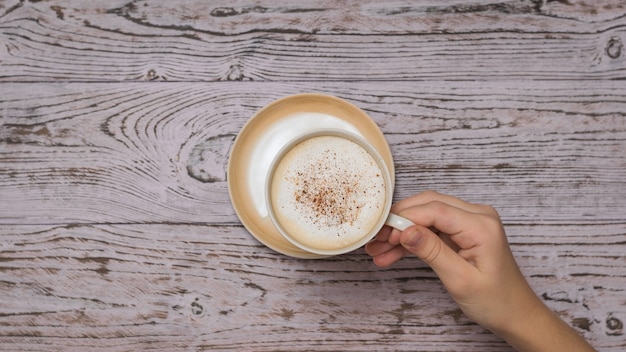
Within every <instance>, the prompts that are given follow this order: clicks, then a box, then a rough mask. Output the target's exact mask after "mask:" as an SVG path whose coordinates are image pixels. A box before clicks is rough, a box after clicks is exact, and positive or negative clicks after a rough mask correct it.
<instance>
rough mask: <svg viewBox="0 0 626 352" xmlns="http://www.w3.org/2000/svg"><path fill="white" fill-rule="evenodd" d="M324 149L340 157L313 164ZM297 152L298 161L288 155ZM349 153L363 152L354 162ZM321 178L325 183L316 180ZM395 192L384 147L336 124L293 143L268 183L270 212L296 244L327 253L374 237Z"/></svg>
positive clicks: (282, 154) (273, 168)
mask: <svg viewBox="0 0 626 352" xmlns="http://www.w3.org/2000/svg"><path fill="white" fill-rule="evenodd" d="M319 137H334V138H325V139H322V138H319ZM307 141H308V144H312V145H315V144H318V146H317V147H313V151H311V148H309V147H308V146H307V147H304V145H306V143H305V142H307ZM322 141H323V142H324V143H321V144H320V142H322ZM329 141H330V142H331V143H328V142H329ZM335 142H336V143H335ZM348 142H351V143H348ZM297 146H300V147H298V148H296V147H297ZM346 147H347V149H351V150H347V149H346ZM294 148H295V149H294ZM303 148H304V151H302V152H301V150H303ZM316 148H317V149H316ZM305 151H306V152H311V153H313V154H312V155H313V156H311V155H309V154H306V153H305ZM363 151H365V152H366V153H364V152H363ZM290 152H291V153H290ZM303 153H305V154H303ZM320 153H325V154H329V155H333V153H334V155H335V156H336V157H337V156H339V160H340V161H339V162H335V163H334V164H333V163H332V162H325V163H324V170H319V165H315V167H313V164H315V163H317V162H318V159H317V156H318V155H319V157H320V158H322V156H321V155H320ZM293 154H297V155H300V157H299V158H300V162H299V163H297V164H294V165H295V166H294V165H292V163H291V161H286V160H292V159H293V158H294V157H293ZM346 155H361V158H360V161H357V163H358V165H356V167H354V168H353V167H352V164H351V162H352V160H350V158H351V157H350V156H348V157H346ZM346 158H347V159H346ZM356 159H357V160H359V158H356ZM364 160H368V163H369V165H371V166H370V167H368V166H367V165H368V164H366V163H364V162H363V161H364ZM285 165H291V166H285ZM286 168H287V169H289V170H290V171H289V172H288V173H286V172H285V169H286ZM316 168H318V169H316ZM329 169H330V170H329ZM333 169H336V170H333ZM381 177H382V180H380V178H381ZM376 179H377V180H376ZM351 180H352V181H351ZM319 182H321V183H323V184H324V185H323V186H316V185H314V184H312V183H319ZM346 184H349V186H346ZM352 184H354V185H352ZM370 185H375V187H370ZM381 186H382V188H384V190H383V189H382V188H381ZM285 189H288V190H287V191H286V190H285ZM380 191H382V195H378V194H377V193H380ZM355 192H359V194H354V193H355ZM351 193H352V194H351ZM392 198H393V176H392V175H391V174H390V172H389V169H388V168H387V166H386V164H385V162H384V160H383V158H382V156H381V155H380V154H379V153H378V151H377V150H376V149H375V148H374V147H373V146H371V145H370V144H369V143H368V142H367V141H366V140H365V139H363V138H362V137H360V136H358V135H356V134H353V133H350V132H346V131H344V130H334V129H324V130H315V131H312V132H309V133H306V134H303V135H301V136H299V137H296V138H294V139H293V140H292V141H290V142H289V143H287V145H286V146H285V147H283V148H282V149H281V151H280V152H279V153H278V154H277V155H276V157H275V158H274V160H273V161H272V164H271V165H270V169H269V173H268V177H267V184H266V187H265V201H266V205H267V209H268V212H269V216H270V218H271V220H272V222H273V224H274V226H275V227H276V229H277V230H278V231H279V232H280V234H281V235H282V236H283V237H284V238H285V239H287V240H288V241H289V242H290V243H291V244H293V245H294V246H296V247H298V248H300V249H302V250H305V251H307V252H310V253H315V254H319V255H323V256H332V255H338V254H343V253H348V252H351V251H353V250H355V249H358V248H360V247H361V246H363V245H365V244H366V243H367V242H369V241H370V240H371V239H372V238H373V237H374V236H375V235H376V234H377V233H378V231H379V230H380V229H381V228H382V227H383V225H384V224H385V222H386V221H387V220H388V216H389V211H390V209H391V201H392ZM355 199H359V200H358V201H356V200H355ZM285 213H289V214H287V215H285Z"/></svg>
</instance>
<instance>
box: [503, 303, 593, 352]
mask: <svg viewBox="0 0 626 352" xmlns="http://www.w3.org/2000/svg"><path fill="white" fill-rule="evenodd" d="M520 308H521V309H518V312H517V313H516V316H514V317H512V318H511V319H509V320H508V322H507V323H506V324H503V325H501V327H500V328H496V329H493V330H492V331H493V332H494V333H495V334H496V335H498V336H500V337H502V338H503V339H504V340H505V341H506V342H507V343H509V344H510V345H511V346H513V348H515V349H516V350H517V351H520V352H523V351H550V352H555V351H564V352H565V351H567V352H574V351H595V350H594V349H593V348H592V347H591V346H590V345H589V344H588V343H587V342H586V341H585V340H584V339H583V338H582V337H581V336H580V335H578V333H577V332H576V331H575V330H574V329H573V328H572V327H570V326H569V325H567V323H565V322H564V321H563V320H562V319H561V318H559V317H558V316H557V315H556V314H555V313H554V312H553V311H552V310H550V308H548V307H547V306H546V305H545V304H544V303H543V301H541V299H539V298H538V297H537V296H536V295H534V294H533V295H532V297H528V300H527V302H526V306H525V307H524V306H520Z"/></svg>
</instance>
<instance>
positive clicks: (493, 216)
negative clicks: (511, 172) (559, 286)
mask: <svg viewBox="0 0 626 352" xmlns="http://www.w3.org/2000/svg"><path fill="white" fill-rule="evenodd" d="M392 212H393V213H396V214H398V215H400V216H403V217H406V218H408V219H410V220H411V221H413V222H414V223H415V224H416V225H415V226H411V227H409V228H408V229H406V230H404V231H402V232H400V231H399V230H392V229H391V228H389V227H384V228H383V229H382V230H381V231H380V232H379V233H378V234H377V236H376V238H375V239H374V240H373V241H371V242H370V243H368V244H367V245H366V247H365V249H366V251H367V253H368V254H369V255H370V256H372V257H373V260H374V263H375V264H376V265H378V266H381V267H387V266H390V265H392V264H393V263H395V262H397V261H398V260H400V259H401V258H402V257H404V256H407V255H411V254H413V255H416V256H417V257H419V258H420V259H422V260H423V261H424V262H425V263H426V264H428V265H429V266H430V267H431V268H432V269H433V270H434V271H435V273H436V274H437V275H438V276H439V278H440V279H441V281H442V283H443V284H444V286H445V287H446V289H447V290H448V292H449V293H450V295H451V296H452V298H453V299H454V300H455V301H456V302H457V304H458V305H459V307H460V308H461V310H462V311H463V312H464V313H465V315H467V317H468V318H470V319H471V320H473V321H475V322H477V323H479V324H481V325H482V326H484V327H486V328H488V329H490V330H491V331H493V332H495V333H496V334H498V335H500V336H501V337H503V338H504V339H505V340H507V341H508V342H509V343H511V344H512V345H513V347H515V348H517V349H518V350H553V351H556V350H562V349H561V348H563V347H564V346H569V347H570V349H569V350H571V351H575V350H578V349H577V348H578V347H581V346H582V347H583V348H582V349H580V350H593V349H591V347H590V346H589V345H587V344H586V342H584V340H582V339H581V338H580V337H579V336H578V335H577V334H576V333H575V332H574V331H573V330H572V329H571V328H570V327H569V326H567V324H565V323H564V322H563V321H561V320H560V319H559V318H558V317H556V316H555V315H554V314H553V313H552V312H551V311H550V310H549V309H548V308H547V307H546V306H545V305H544V304H543V302H542V301H541V300H540V299H539V298H538V297H537V296H536V295H535V293H534V292H533V291H532V289H531V288H530V286H529V284H528V282H527V281H526V279H525V278H524V276H523V275H522V273H521V271H520V270H519V267H518V265H517V263H516V261H515V258H514V257H513V254H512V252H511V250H510V248H509V244H508V241H507V239H506V235H505V232H504V228H503V226H502V222H501V220H500V217H499V215H498V213H497V211H496V210H495V209H494V208H492V207H490V206H487V205H479V204H472V203H468V202H465V201H463V200H461V199H458V198H455V197H452V196H448V195H443V194H439V193H436V192H432V191H429V192H424V193H420V194H417V195H415V196H412V197H409V198H407V199H404V200H402V201H400V202H398V203H397V204H395V205H394V206H393V207H392ZM542 336H543V337H545V338H543V339H542ZM559 337H561V338H562V339H560V338H559ZM561 340H565V341H569V342H565V343H564V342H563V341H561ZM557 342H558V343H557ZM550 343H554V344H550ZM569 343H575V344H573V345H571V346H570V345H569ZM555 346H558V347H559V348H558V349H554V347H555ZM565 350H568V349H567V348H566V349H565Z"/></svg>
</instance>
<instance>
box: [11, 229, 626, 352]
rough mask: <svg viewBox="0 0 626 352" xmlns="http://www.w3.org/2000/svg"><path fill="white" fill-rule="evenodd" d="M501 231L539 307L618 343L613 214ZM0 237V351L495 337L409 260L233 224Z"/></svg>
mask: <svg viewBox="0 0 626 352" xmlns="http://www.w3.org/2000/svg"><path fill="white" fill-rule="evenodd" d="M507 230H508V232H509V238H510V241H511V243H512V248H513V252H514V254H515V255H516V256H517V258H518V261H519V264H520V266H521V268H522V270H523V272H524V273H525V274H526V276H527V277H528V278H529V281H530V282H531V284H532V286H533V287H534V288H535V290H536V292H537V293H538V295H539V296H541V297H542V298H543V299H544V300H545V301H546V303H547V304H548V305H549V306H551V307H552V308H553V309H555V310H556V311H557V312H558V313H559V314H560V315H561V316H562V317H563V318H564V319H565V320H566V321H568V322H569V323H570V324H572V325H573V326H575V327H576V329H577V330H578V331H580V332H581V333H582V334H583V335H585V337H586V338H588V339H589V340H590V341H591V342H592V343H594V345H595V346H596V347H597V348H599V349H600V350H603V351H618V350H620V349H623V348H624V347H626V344H625V343H624V338H623V337H624V336H623V330H620V329H619V328H616V326H618V325H619V323H621V322H623V321H624V320H626V310H624V295H625V293H626V292H625V291H626V273H625V272H624V270H623V269H624V267H625V265H626V263H625V259H624V256H623V253H624V252H625V250H626V224H625V223H621V224H615V225H598V226H589V227H581V226H577V225H571V226H545V225H538V226H509V227H508V228H507ZM0 238H2V241H1V242H0V244H1V245H2V248H1V249H2V252H1V253H2V256H1V258H2V261H1V262H0V294H1V296H2V297H3V299H2V300H0V309H1V311H2V314H0V343H2V346H3V349H7V350H18V349H23V348H26V349H29V348H32V347H33V346H35V344H39V345H37V346H39V347H40V348H41V347H43V346H45V349H46V350H50V351H61V350H65V351H78V350H84V348H88V347H93V346H99V348H106V349H107V350H114V351H126V350H146V349H153V348H154V349H157V350H214V349H220V350H247V351H270V350H271V351H278V350H290V351H297V350H310V349H312V348H313V349H316V350H347V351H350V350H354V351H357V350H364V349H376V350H397V351H404V350H407V351H408V350H418V351H426V350H429V351H444V350H445V351H449V350H467V351H504V350H508V348H507V347H506V346H505V344H504V343H503V342H501V341H500V340H499V339H498V338H496V337H494V336H493V335H491V334H490V333H488V332H486V331H484V330H483V329H482V328H480V327H478V326H476V325H474V324H470V323H469V322H468V321H467V319H466V318H465V317H464V316H463V315H462V313H460V311H459V310H458V308H457V307H456V305H455V304H454V302H452V301H451V300H450V298H449V297H448V295H447V294H446V293H445V291H444V289H443V287H442V286H441V284H440V283H439V282H438V280H437V279H436V277H435V276H434V274H433V273H432V272H431V271H430V270H428V269H427V268H426V267H425V265H424V264H423V263H421V262H420V261H419V260H416V259H405V260H403V261H402V262H400V263H399V264H397V265H396V266H394V267H392V268H391V269H386V270H382V269H376V268H375V267H374V266H373V265H372V264H371V262H370V259H369V257H368V256H367V255H366V254H365V253H363V252H362V251H357V252H354V253H351V254H347V255H343V256H339V257H335V258H332V259H326V260H322V261H310V260H297V259H292V258H289V257H286V256H283V255H280V254H277V253H274V252H272V251H271V250H269V249H267V248H265V247H263V246H262V245H260V244H259V243H257V242H256V241H255V240H254V239H253V238H252V237H251V236H249V235H248V234H247V233H246V231H245V230H244V229H243V228H242V227H240V226H207V225H64V226H34V225H16V226H2V227H0ZM580 242H584V244H582V245H581V243H580Z"/></svg>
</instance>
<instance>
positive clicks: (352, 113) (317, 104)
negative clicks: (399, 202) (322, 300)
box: [228, 94, 394, 259]
mask: <svg viewBox="0 0 626 352" xmlns="http://www.w3.org/2000/svg"><path fill="white" fill-rule="evenodd" d="M327 128H335V129H343V130H346V131H349V132H352V133H354V134H357V135H359V136H361V137H363V138H365V139H366V140H368V141H369V142H370V143H371V144H372V145H373V146H374V148H376V150H378V152H379V153H380V155H381V156H382V157H383V159H384V161H385V164H387V167H388V168H389V172H390V174H391V177H392V182H393V175H394V166H393V157H392V155H391V150H390V149H389V145H388V144H387V141H386V140H385V136H384V135H383V134H382V132H381V131H380V129H379V128H378V126H377V125H376V123H375V122H374V121H373V120H372V119H371V118H370V117H369V116H367V114H366V113H365V112H364V111H362V110H361V109H359V108H358V107H356V106H354V105H352V104H350V103H348V102H347V101H345V100H342V99H339V98H336V97H333V96H329V95H323V94H297V95H292V96H288V97H285V98H282V99H279V100H276V101H274V102H272V103H270V104H269V105H267V106H266V107H264V108H263V109H261V110H259V111H258V112H257V113H256V114H255V115H254V116H253V117H252V118H251V119H250V120H249V121H248V122H247V123H246V124H245V125H244V126H243V128H242V129H241V131H240V132H239V135H238V136H237V138H236V139H235V143H234V144H233V147H232V150H231V152H230V159H229V162H228V192H229V194H230V200H231V202H232V203H233V207H234V208H235V211H236V212H237V215H238V216H239V219H240V220H241V222H242V223H243V225H244V226H245V227H246V229H247V230H248V231H250V233H251V234H252V235H253V236H254V237H255V238H256V239H257V240H259V241H260V242H261V243H263V244H264V245H266V246H267V247H269V248H271V249H273V250H275V251H277V252H279V253H282V254H285V255H288V256H291V257H296V258H306V259H314V258H323V257H324V256H321V255H319V254H314V253H309V252H306V251H303V250H302V249H300V248H297V247H295V246H294V245H292V244H291V243H289V241H287V240H286V239H285V238H284V237H282V236H281V235H280V233H279V232H278V230H277V229H276V228H275V227H274V224H272V221H271V219H270V217H269V214H268V210H267V207H266V205H265V184H266V182H265V181H266V178H267V174H268V171H269V167H270V164H271V162H272V160H273V158H274V157H275V156H276V155H277V154H278V152H279V151H280V149H281V148H283V147H284V146H285V145H286V144H287V143H288V142H289V141H290V140H291V139H293V138H295V137H297V136H299V135H301V134H302V133H304V132H308V131H311V130H314V129H327Z"/></svg>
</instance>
